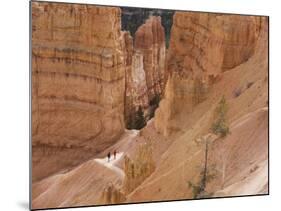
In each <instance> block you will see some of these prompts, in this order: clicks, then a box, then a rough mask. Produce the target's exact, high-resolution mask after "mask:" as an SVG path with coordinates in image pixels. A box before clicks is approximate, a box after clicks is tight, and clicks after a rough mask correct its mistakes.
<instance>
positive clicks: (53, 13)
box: [32, 2, 125, 171]
mask: <svg viewBox="0 0 281 211" xmlns="http://www.w3.org/2000/svg"><path fill="white" fill-rule="evenodd" d="M120 18H121V10H120V9H119V8H112V7H99V6H93V5H79V4H59V3H58V4H56V3H42V2H40V3H38V2H32V144H33V151H35V150H36V146H42V145H44V146H47V147H48V146H51V147H63V148H64V147H66V148H76V147H80V148H81V147H82V148H86V149H91V148H93V150H94V151H93V153H92V155H93V154H95V153H98V152H100V151H102V150H103V149H105V148H106V147H108V146H109V145H111V144H112V143H114V142H115V141H116V140H118V137H119V136H120V135H121V134H122V133H123V131H124V115H123V113H124V93H125V66H124V52H123V48H122V46H123V45H124V44H123V43H124V40H122V36H121V20H120ZM62 150H63V149H62ZM40 156H41V157H43V155H40ZM62 162H63V161H62ZM35 168H36V167H35ZM45 171H48V170H47V169H46V170H45Z"/></svg>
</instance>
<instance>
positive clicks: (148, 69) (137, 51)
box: [124, 16, 166, 129]
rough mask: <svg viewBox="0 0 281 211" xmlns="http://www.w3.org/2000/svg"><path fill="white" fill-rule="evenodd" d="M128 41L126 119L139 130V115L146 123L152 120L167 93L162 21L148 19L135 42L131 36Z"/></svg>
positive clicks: (140, 28)
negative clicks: (137, 124) (141, 113)
mask: <svg viewBox="0 0 281 211" xmlns="http://www.w3.org/2000/svg"><path fill="white" fill-rule="evenodd" d="M124 37H125V40H126V41H125V43H126V46H125V48H126V49H127V50H126V52H127V54H126V55H127V60H126V61H127V63H128V65H127V67H128V68H126V99H125V100H126V106H125V107H126V108H125V119H126V124H127V127H128V128H136V125H135V124H134V122H135V121H136V120H135V119H136V118H137V117H136V115H137V114H136V113H137V112H138V111H139V109H141V110H142V112H143V115H144V118H145V119H149V118H151V117H152V116H153V115H154V110H155V107H157V104H158V99H160V98H161V95H162V93H163V90H164V76H165V58H166V56H165V54H166V46H165V32H164V28H163V26H162V24H161V18H160V17H156V16H151V17H150V18H149V19H147V20H146V22H145V23H144V24H142V25H141V26H140V27H139V28H138V29H137V31H136V33H135V35H134V40H133V39H132V37H131V36H130V35H128V32H126V35H124ZM137 129H139V128H138V127H137Z"/></svg>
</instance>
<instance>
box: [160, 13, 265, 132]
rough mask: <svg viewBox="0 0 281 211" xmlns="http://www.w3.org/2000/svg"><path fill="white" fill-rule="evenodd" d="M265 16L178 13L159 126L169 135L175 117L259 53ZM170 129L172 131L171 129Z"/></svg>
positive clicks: (196, 102)
mask: <svg viewBox="0 0 281 211" xmlns="http://www.w3.org/2000/svg"><path fill="white" fill-rule="evenodd" d="M261 25H262V17H254V16H249V17H244V16H237V15H228V16H225V15H223V16H222V15H218V14H206V13H192V12H176V13H175V15H174V19H173V26H172V32H171V39H170V48H169V50H168V58H167V74H168V82H167V86H166V90H165V97H164V100H162V101H161V104H160V108H159V109H158V110H157V115H156V120H155V126H156V128H157V130H158V131H160V132H162V133H163V134H165V135H169V133H170V132H171V128H172V127H173V126H172V125H171V123H170V120H171V118H174V117H175V116H176V115H179V110H180V109H178V107H181V106H182V105H184V109H181V111H183V112H192V108H193V107H194V106H196V105H197V104H198V103H200V102H202V101H203V100H204V99H205V97H206V96H207V94H208V89H209V88H210V87H211V86H212V84H213V83H215V82H217V81H218V80H220V78H221V75H222V72H223V71H226V70H228V69H230V68H233V67H235V66H237V65H240V64H241V63H243V62H245V61H247V60H248V59H249V58H250V57H251V55H252V54H253V53H254V51H255V47H256V42H257V37H258V36H259V34H260V31H261ZM169 128H170V129H169Z"/></svg>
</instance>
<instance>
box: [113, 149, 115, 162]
mask: <svg viewBox="0 0 281 211" xmlns="http://www.w3.org/2000/svg"><path fill="white" fill-rule="evenodd" d="M113 154H114V160H116V150H114V153H113Z"/></svg>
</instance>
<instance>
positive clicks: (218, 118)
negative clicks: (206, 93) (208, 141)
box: [211, 96, 229, 137]
mask: <svg viewBox="0 0 281 211" xmlns="http://www.w3.org/2000/svg"><path fill="white" fill-rule="evenodd" d="M226 112H227V104H226V100H225V98H224V96H223V97H222V99H221V100H220V102H219V105H218V107H217V108H216V110H215V120H214V122H213V124H212V126H211V130H212V132H213V133H214V134H216V135H220V136H221V137H225V136H226V135H227V134H228V133H229V127H228V125H227V123H226V118H225V115H226Z"/></svg>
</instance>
